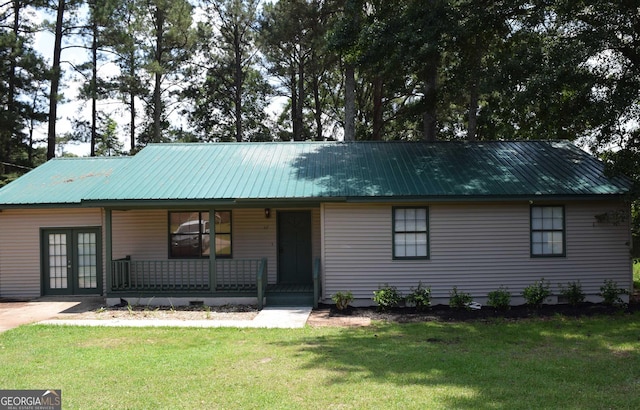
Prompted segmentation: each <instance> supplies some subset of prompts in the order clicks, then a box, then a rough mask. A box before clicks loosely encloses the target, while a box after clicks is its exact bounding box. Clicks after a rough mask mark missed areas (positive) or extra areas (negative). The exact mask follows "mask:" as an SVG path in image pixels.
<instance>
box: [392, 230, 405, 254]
mask: <svg viewBox="0 0 640 410" xmlns="http://www.w3.org/2000/svg"><path fill="white" fill-rule="evenodd" d="M405 237H406V235H405V234H403V233H398V234H396V237H395V256H397V257H404V256H407V255H406V252H405V243H406V238H405Z"/></svg>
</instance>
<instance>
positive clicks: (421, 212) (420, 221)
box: [416, 209, 427, 232]
mask: <svg viewBox="0 0 640 410" xmlns="http://www.w3.org/2000/svg"><path fill="white" fill-rule="evenodd" d="M426 230H427V210H426V209H418V210H417V211H416V231H420V232H426Z"/></svg>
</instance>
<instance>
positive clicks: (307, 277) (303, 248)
mask: <svg viewBox="0 0 640 410" xmlns="http://www.w3.org/2000/svg"><path fill="white" fill-rule="evenodd" d="M311 270H312V262H311V212H309V211H285V212H278V283H279V284H283V285H311V284H312V283H313V279H312V275H311Z"/></svg>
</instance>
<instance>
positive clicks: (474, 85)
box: [467, 39, 482, 141]
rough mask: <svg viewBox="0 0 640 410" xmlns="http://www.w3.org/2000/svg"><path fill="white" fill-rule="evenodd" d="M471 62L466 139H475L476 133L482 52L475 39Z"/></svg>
mask: <svg viewBox="0 0 640 410" xmlns="http://www.w3.org/2000/svg"><path fill="white" fill-rule="evenodd" d="M471 52H472V63H471V67H470V69H471V81H470V84H469V114H468V126H467V139H468V140H469V141H475V140H476V139H477V134H478V99H479V96H478V83H479V81H480V65H481V64H482V53H481V49H480V47H479V45H478V41H477V39H476V40H475V41H474V48H473V49H472V50H471Z"/></svg>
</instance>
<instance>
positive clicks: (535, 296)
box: [522, 278, 551, 309]
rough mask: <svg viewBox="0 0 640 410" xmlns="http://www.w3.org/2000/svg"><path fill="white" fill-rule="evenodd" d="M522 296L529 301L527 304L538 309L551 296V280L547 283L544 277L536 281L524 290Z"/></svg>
mask: <svg viewBox="0 0 640 410" xmlns="http://www.w3.org/2000/svg"><path fill="white" fill-rule="evenodd" d="M522 296H524V300H525V301H526V302H527V305H529V306H533V307H535V308H536V309H537V308H539V307H540V306H542V304H543V303H544V301H545V300H546V299H547V298H548V297H549V296H551V291H550V290H549V282H547V283H545V282H544V278H542V279H540V280H539V281H537V282H535V283H534V284H533V285H529V286H527V287H526V288H524V291H522Z"/></svg>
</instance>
